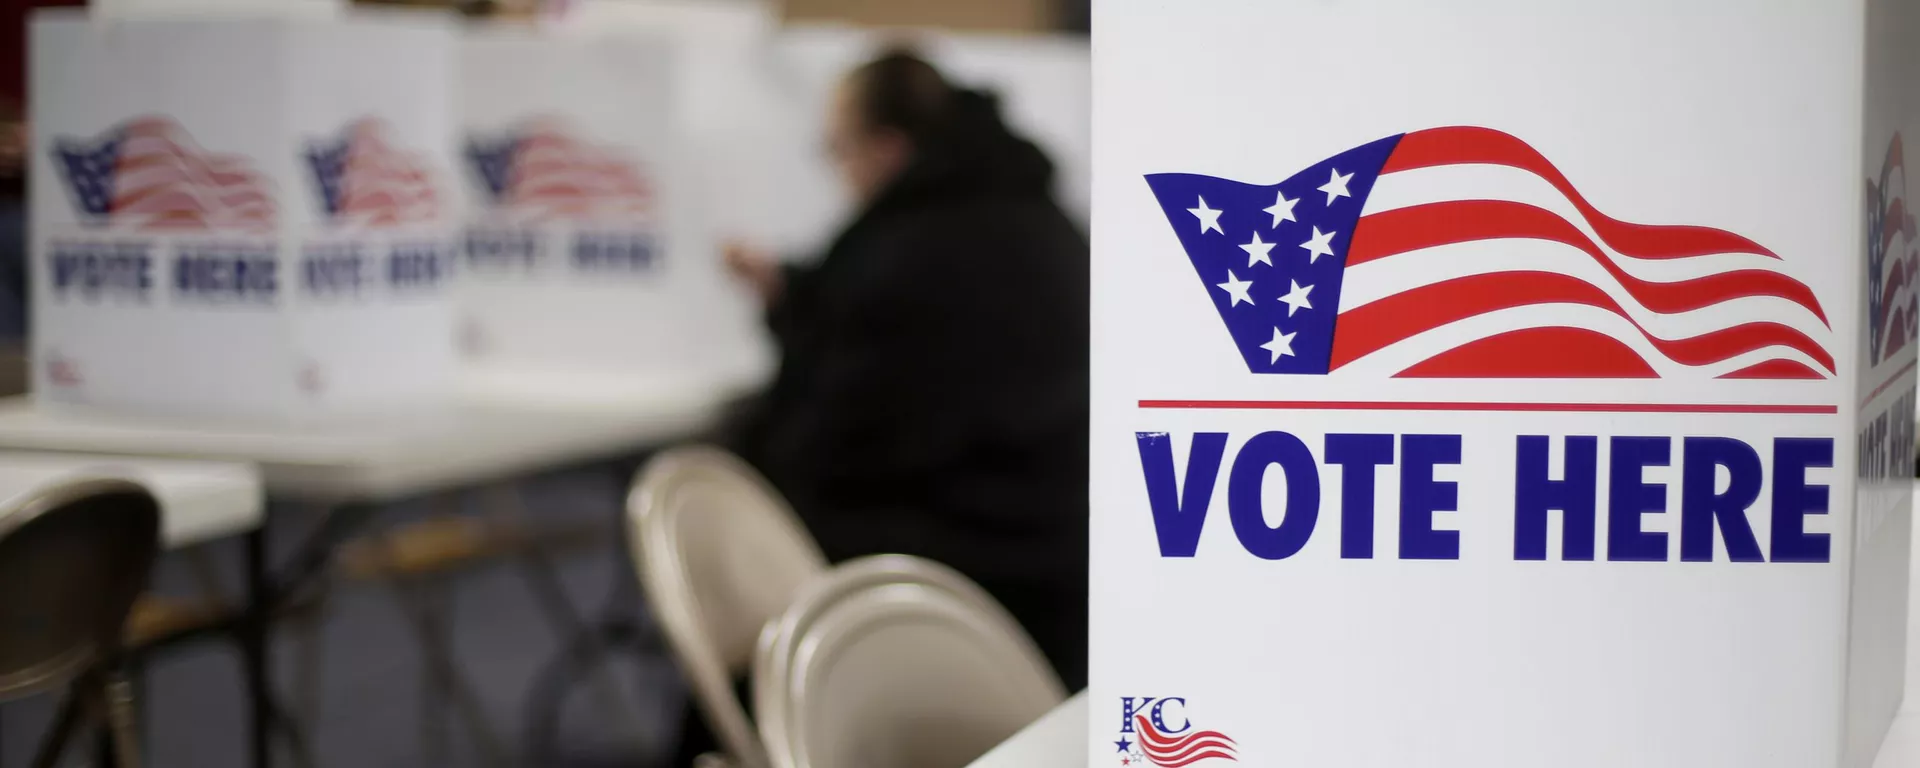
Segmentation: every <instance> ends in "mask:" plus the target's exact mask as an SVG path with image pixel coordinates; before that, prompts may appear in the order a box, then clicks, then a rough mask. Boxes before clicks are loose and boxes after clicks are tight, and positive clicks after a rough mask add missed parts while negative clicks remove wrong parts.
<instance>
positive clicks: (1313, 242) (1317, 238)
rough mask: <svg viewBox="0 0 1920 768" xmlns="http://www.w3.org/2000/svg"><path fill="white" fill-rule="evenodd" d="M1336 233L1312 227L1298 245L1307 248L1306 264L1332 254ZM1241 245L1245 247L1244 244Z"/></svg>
mask: <svg viewBox="0 0 1920 768" xmlns="http://www.w3.org/2000/svg"><path fill="white" fill-rule="evenodd" d="M1336 234H1339V233H1338V232H1321V231H1320V228H1319V227H1314V228H1313V237H1312V238H1310V239H1308V240H1307V241H1306V242H1304V243H1301V244H1300V247H1302V248H1305V249H1307V263H1308V264H1312V263H1314V262H1316V261H1319V260H1320V257H1322V256H1332V255H1333V236H1334V235H1336ZM1241 247H1242V248H1245V247H1246V246H1241Z"/></svg>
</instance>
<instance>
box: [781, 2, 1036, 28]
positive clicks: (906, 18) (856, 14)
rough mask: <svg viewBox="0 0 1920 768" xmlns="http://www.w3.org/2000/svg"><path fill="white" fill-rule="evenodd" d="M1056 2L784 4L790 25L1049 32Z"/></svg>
mask: <svg viewBox="0 0 1920 768" xmlns="http://www.w3.org/2000/svg"><path fill="white" fill-rule="evenodd" d="M1061 5H1062V3H1061V2H1060V0H786V2H785V3H784V11H785V16H786V18H788V19H791V20H807V21H815V20H827V21H849V22H855V23H860V24H868V25H876V26H927V27H946V28H948V29H972V30H1017V31H1033V32H1037V31H1044V30H1052V29H1055V28H1056V27H1058V26H1059V24H1060V17H1061V13H1060V6H1061Z"/></svg>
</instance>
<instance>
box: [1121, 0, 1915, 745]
mask: <svg viewBox="0 0 1920 768" xmlns="http://www.w3.org/2000/svg"><path fill="white" fill-rule="evenodd" d="M1917 5H1920V4H1916V3H1914V2H1911V0H1844V1H1838V0H1780V1H1779V2H1769V3H1764V4H1756V3H1751V2H1744V1H1736V0H1695V1H1692V2H1684V3H1675V2H1669V1H1668V0H1622V1H1620V2H1612V3H1588V4H1583V5H1580V6H1579V7H1578V8H1575V7H1573V6H1570V5H1568V4H1563V3H1513V2H1504V1H1502V0H1467V1H1465V2H1453V3H1427V2H1420V1H1418V0H1377V1H1376V2H1369V3H1356V2H1309V1H1308V0H1277V1H1271V2H1268V1H1261V2H1255V1H1253V0H1195V1H1193V2H1187V3H1179V4H1169V3H1160V2H1151V1H1150V0H1097V1H1096V3H1095V5H1094V19H1093V29H1094V52H1095V53H1094V64H1093V67H1094V97H1093V104H1094V107H1095V112H1094V125H1095V128H1094V131H1095V138H1096V144H1095V148H1094V169H1095V172H1094V182H1093V183H1094V187H1093V190H1094V191H1093V202H1094V212H1095V213H1094V221H1093V247H1094V258H1093V265H1094V266H1093V275H1092V281H1093V282H1092V296H1093V323H1092V327H1093V329H1094V330H1093V334H1094V335H1093V347H1092V360H1093V384H1092V395H1093V414H1092V434H1091V451H1092V473H1093V476H1092V494H1093V495H1092V514H1093V520H1092V525H1093V533H1092V544H1093V551H1092V557H1093V565H1092V567H1093V571H1092V585H1093V586H1092V589H1093V592H1092V611H1093V613H1092V636H1091V662H1092V669H1091V673H1092V685H1091V688H1090V690H1089V697H1090V707H1091V709H1090V710H1089V711H1090V713H1091V714H1090V716H1089V725H1088V732H1087V733H1086V735H1085V738H1086V742H1085V743H1086V745H1087V749H1088V755H1089V760H1090V762H1089V764H1090V765H1095V766H1101V765H1122V766H1129V765H1135V764H1148V765H1161V766H1168V765H1183V766H1184V765H1191V766H1194V767H1195V768H1212V767H1213V766H1225V765H1234V764H1239V765H1273V766H1295V765H1298V766H1320V767H1323V768H1342V767H1344V766H1354V767H1358V766H1412V765H1419V766H1434V767H1436V768H1467V767H1468V766H1472V767H1473V768H1521V767H1522V766H1525V767H1527V768H1532V767H1534V766H1549V765H1550V766H1555V767H1556V768H1603V767H1605V768H1617V767H1618V766H1634V767H1635V768H1682V767H1683V766H1688V767H1690V766H1705V765H1715V766H1722V765H1724V766H1736V765H1737V766H1743V767H1745V768H1838V767H1844V768H1863V767H1864V766H1867V765H1870V764H1871V763H1872V761H1873V758H1874V753H1875V752H1876V750H1877V748H1878V745H1879V743H1880V741H1881V738H1882V736H1883V734H1884V733H1885V732H1886V729H1887V726H1888V724H1889V722H1890V721H1891V720H1892V717H1893V714H1894V712H1895V711H1896V709H1897V706H1898V703H1899V699H1900V697H1901V688H1902V683H1901V681H1902V680H1903V678H1904V675H1903V673H1902V670H1903V664H1904V661H1903V659H1902V655H1903V652H1902V649H1903V648H1904V632H1905V627H1906V621H1905V620H1904V613H1905V610H1906V608H1905V606H1906V604H1907V602H1906V590H1907V586H1906V573H1907V569H1908V565H1909V559H1910V552H1909V543H1908V542H1909V541H1910V538H1909V533H1910V530H1911V528H1910V526H1911V525H1912V520H1911V511H1910V510H1911V507H1910V505H1909V498H1910V495H1911V493H1912V491H1911V484H1910V478H1911V475H1912V472H1913V467H1914V453H1913V446H1914V436H1913V425H1914V410H1913V409H1914V403H1913V398H1914V361H1915V349H1914V345H1915V333H1914V331H1915V326H1914V322H1915V316H1916V309H1915V295H1916V294H1915V291H1914V288H1913V286H1912V282H1911V281H1912V275H1913V270H1914V268H1915V265H1916V264H1915V262H1916V254H1915V250H1916V246H1915V238H1916V234H1920V230H1917V229H1916V227H1915V224H1914V216H1913V214H1912V213H1911V212H1910V211H1911V205H1912V204H1911V203H1910V202H1908V200H1910V198H1909V197H1908V192H1907V189H1908V182H1907V180H1906V178H1907V177H1906V174H1907V173H1910V172H1911V169H1912V167H1913V165H1914V163H1913V158H1910V157H1908V156H1907V155H1908V154H1909V150H1910V148H1911V143H1912V142H1913V141H1914V139H1915V137H1916V136H1920V120H1916V116H1917V114H1916V110H1920V103H1916V100H1917V99H1920V93H1917V92H1916V89H1915V84H1916V83H1920V57H1916V50H1920V49H1916V47H1915V46H1913V45H1912V41H1913V40H1915V39H1916V38H1920V7H1916V6H1917ZM1863 97H1864V99H1863ZM1236 761H1237V762H1236Z"/></svg>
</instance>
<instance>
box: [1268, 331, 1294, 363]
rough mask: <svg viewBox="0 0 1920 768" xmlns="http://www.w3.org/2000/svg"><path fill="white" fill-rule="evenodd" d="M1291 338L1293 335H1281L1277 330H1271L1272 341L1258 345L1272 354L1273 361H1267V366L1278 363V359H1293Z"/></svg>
mask: <svg viewBox="0 0 1920 768" xmlns="http://www.w3.org/2000/svg"><path fill="white" fill-rule="evenodd" d="M1293 337H1294V334H1291V333H1281V332H1280V329H1279V328H1275V329H1273V341H1269V342H1267V343H1265V344H1262V345H1260V348H1261V349H1264V350H1266V351H1268V352H1272V353H1273V359H1272V360H1268V361H1267V363H1268V364H1269V365H1271V364H1273V363H1277V362H1280V358H1283V357H1293Z"/></svg>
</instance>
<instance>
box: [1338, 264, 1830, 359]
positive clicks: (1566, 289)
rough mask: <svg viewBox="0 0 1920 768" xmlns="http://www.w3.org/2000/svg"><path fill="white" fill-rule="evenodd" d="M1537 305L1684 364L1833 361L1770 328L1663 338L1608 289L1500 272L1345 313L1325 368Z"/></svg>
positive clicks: (1553, 276)
mask: <svg viewBox="0 0 1920 768" xmlns="http://www.w3.org/2000/svg"><path fill="white" fill-rule="evenodd" d="M1538 304H1582V305H1586V306H1590V307H1598V308H1601V309H1604V310H1607V311H1609V312H1612V313H1614V314H1616V315H1619V316H1620V317H1622V318H1625V319H1626V320H1627V322H1629V323H1633V326H1634V328H1635V329H1637V330H1639V331H1640V335H1641V336H1643V337H1645V338H1646V339H1647V341H1648V342H1649V343H1651V344H1652V345H1653V346H1654V348H1655V349H1658V350H1659V351H1660V353H1661V354H1663V355H1666V356H1667V357H1668V358H1669V359H1671V360H1673V361H1674V362H1677V363H1680V364H1682V365H1708V364H1711V363H1717V362H1720V361H1722V360H1726V359H1728V358H1731V357H1734V356H1736V355H1740V354H1744V353H1747V352H1751V351H1753V350H1756V349H1761V348H1764V347H1769V346H1774V345H1781V346H1786V347H1791V348H1793V349H1797V350H1799V351H1801V352H1804V353H1806V354H1807V356H1808V357H1811V358H1813V359H1814V360H1816V361H1818V362H1819V363H1820V364H1821V365H1822V366H1825V367H1826V369H1827V370H1828V371H1829V372H1831V371H1832V370H1833V357H1832V356H1831V355H1828V354H1827V351H1826V350H1825V349H1822V348H1821V347H1820V345H1819V344H1816V343H1814V341H1813V339H1810V338H1808V337H1807V335H1806V334H1804V333H1801V332H1799V331H1797V330H1794V329H1793V328H1791V327H1788V326H1785V325H1781V324H1779V323H1772V322H1753V323H1742V324H1740V325H1735V326H1732V327H1728V328H1722V329H1719V330H1716V331H1710V332H1708V333H1703V334H1700V335H1698V336H1693V337H1689V338H1684V339H1673V340H1669V339H1662V338H1658V337H1656V336H1654V335H1653V334H1651V333H1648V332H1647V330H1646V329H1645V328H1643V327H1641V326H1640V324H1639V323H1638V322H1635V321H1634V320H1633V318H1632V317H1630V316H1628V315H1627V312H1626V310H1624V309H1622V308H1621V307H1620V305H1619V303H1618V302H1615V301H1614V300H1613V297H1611V296H1608V295H1607V294H1606V292H1605V291H1602V290H1600V289H1599V288H1597V287H1595V286H1593V285H1591V284H1589V283H1587V282H1585V281H1582V280H1579V279H1576V278H1573V277H1569V276H1567V275H1562V274H1558V273H1553V272H1495V273H1492V274H1485V275H1470V276H1467V277H1457V278H1454V279H1452V280H1443V281H1441V282H1438V283H1433V284H1431V285H1424V286H1421V287H1418V288H1414V289H1411V290H1407V291H1402V292H1400V293H1396V294H1394V295H1392V296H1388V297H1386V298H1384V299H1381V300H1379V301H1375V302H1372V303H1369V304H1366V305H1364V306H1361V307H1359V308H1356V309H1352V310H1348V311H1346V312H1343V313H1341V314H1340V316H1339V319H1338V320H1336V321H1335V323H1336V324H1335V329H1334V336H1333V354H1332V357H1331V359H1330V360H1329V365H1328V370H1337V369H1339V368H1340V367H1341V366H1344V365H1346V364H1348V363H1351V362H1353V361H1355V360H1358V359H1360V358H1362V357H1365V356H1367V355H1369V354H1372V353H1373V352H1375V351H1378V350H1379V349H1380V348H1382V347H1385V346H1387V345H1389V344H1393V343H1394V342H1397V341H1400V340H1402V339H1405V338H1408V337H1411V336H1414V335H1415V334H1418V333H1421V332H1423V331H1427V330H1430V329H1433V328H1438V327H1440V326H1443V325H1446V324H1448V323H1451V322H1455V321H1458V320H1464V319H1466V318H1469V317H1475V316H1478V315H1483V314H1486V313H1488V312H1495V311H1498V310H1502V309H1509V308H1513V307H1523V306H1532V305H1538Z"/></svg>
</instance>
